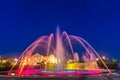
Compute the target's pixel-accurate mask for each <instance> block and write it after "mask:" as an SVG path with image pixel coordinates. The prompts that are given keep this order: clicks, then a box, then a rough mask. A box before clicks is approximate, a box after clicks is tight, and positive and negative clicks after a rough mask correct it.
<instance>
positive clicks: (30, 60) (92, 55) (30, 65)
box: [9, 28, 111, 76]
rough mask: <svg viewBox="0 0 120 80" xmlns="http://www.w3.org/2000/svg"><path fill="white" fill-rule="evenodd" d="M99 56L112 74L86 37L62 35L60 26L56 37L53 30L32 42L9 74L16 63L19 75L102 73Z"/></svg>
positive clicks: (64, 33)
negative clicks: (97, 59) (98, 60)
mask: <svg viewBox="0 0 120 80" xmlns="http://www.w3.org/2000/svg"><path fill="white" fill-rule="evenodd" d="M75 44H76V45H75ZM76 46H77V47H76ZM81 48H82V49H81ZM74 51H75V52H74ZM36 53H37V54H36ZM96 58H99V59H100V60H101V62H102V63H103V65H104V66H105V67H106V69H107V70H108V72H109V73H111V71H110V70H109V69H108V67H107V65H106V64H105V63H104V61H103V60H102V59H101V57H100V56H99V54H98V53H97V52H96V51H95V50H94V48H93V47H92V46H91V45H90V44H89V43H88V42H87V41H86V40H84V39H83V38H81V37H77V36H74V35H68V34H67V33H66V32H65V31H64V32H63V33H62V34H61V33H60V30H59V28H57V31H56V37H54V34H53V33H52V34H50V36H42V37H40V38H38V39H37V40H36V41H35V42H33V43H32V44H31V45H30V46H29V47H28V48H27V49H26V50H25V51H24V52H23V53H22V54H21V56H20V57H19V58H18V63H15V64H14V65H13V67H12V68H11V70H10V71H9V74H10V73H11V72H12V71H13V70H14V67H15V65H16V64H19V67H18V69H17V70H15V71H16V74H17V75H45V76H46V75H75V74H77V75H80V74H98V73H101V69H99V67H98V65H97V62H96Z"/></svg>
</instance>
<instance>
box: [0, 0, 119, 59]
mask: <svg viewBox="0 0 120 80" xmlns="http://www.w3.org/2000/svg"><path fill="white" fill-rule="evenodd" d="M58 25H59V26H60V29H61V31H64V30H65V31H67V32H68V34H73V35H77V36H81V37H83V38H84V39H86V40H87V41H88V42H89V43H90V44H91V45H92V46H93V47H94V48H95V49H96V50H97V52H98V53H99V54H100V55H106V56H107V57H113V58H117V59H119V60H120V57H119V56H120V1H119V0H15V1H13V0H8V1H7V0H1V1H0V55H2V56H12V57H14V56H19V55H20V54H21V53H22V52H23V51H24V49H25V48H26V47H27V46H28V45H30V44H31V43H32V42H33V41H34V40H36V39H37V38H38V37H40V36H42V35H49V34H50V33H52V32H53V33H55V32H56V31H55V30H56V26H58Z"/></svg>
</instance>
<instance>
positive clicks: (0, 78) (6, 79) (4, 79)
mask: <svg viewBox="0 0 120 80" xmlns="http://www.w3.org/2000/svg"><path fill="white" fill-rule="evenodd" d="M0 80H120V76H118V75H117V76H116V75H81V76H47V77H42V76H6V75H0Z"/></svg>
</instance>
